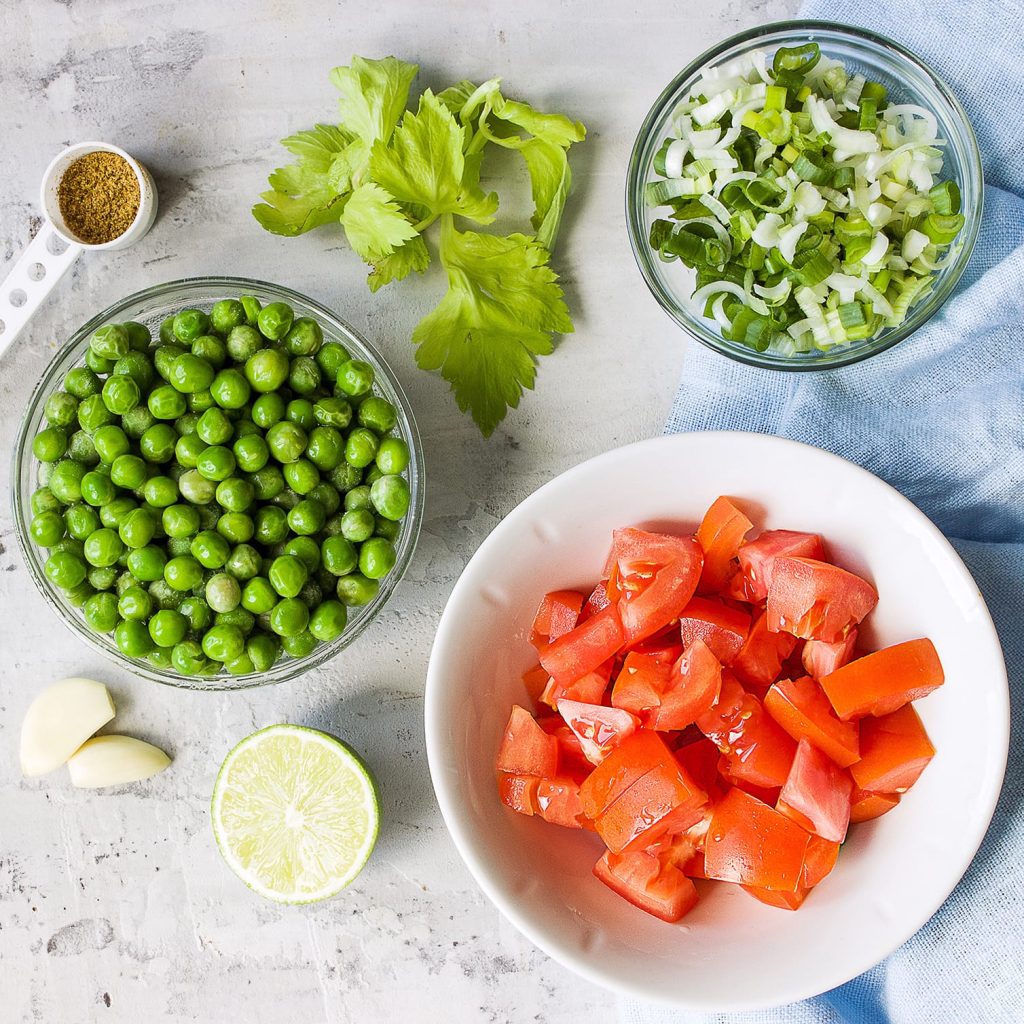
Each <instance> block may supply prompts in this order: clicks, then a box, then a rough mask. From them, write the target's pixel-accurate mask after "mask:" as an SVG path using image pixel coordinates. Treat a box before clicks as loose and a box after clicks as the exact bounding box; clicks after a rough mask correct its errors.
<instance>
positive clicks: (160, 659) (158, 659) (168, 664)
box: [146, 647, 174, 672]
mask: <svg viewBox="0 0 1024 1024" xmlns="http://www.w3.org/2000/svg"><path fill="white" fill-rule="evenodd" d="M146 661H148V662H149V663H150V665H152V666H153V668H156V669H159V670H160V671H161V672H166V671H167V670H168V669H171V668H173V667H174V662H173V661H172V660H171V652H170V651H168V650H165V649H164V648H163V647H154V648H153V649H152V650H151V651H150V652H149V653H148V654H147V655H146Z"/></svg>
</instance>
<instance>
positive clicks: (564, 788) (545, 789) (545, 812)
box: [535, 778, 585, 828]
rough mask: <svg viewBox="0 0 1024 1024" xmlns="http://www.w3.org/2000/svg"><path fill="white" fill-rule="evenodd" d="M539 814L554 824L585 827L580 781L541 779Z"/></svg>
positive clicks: (537, 804)
mask: <svg viewBox="0 0 1024 1024" xmlns="http://www.w3.org/2000/svg"><path fill="white" fill-rule="evenodd" d="M535 799H536V807H537V814H539V815H540V816H541V817H542V818H543V819H544V820H545V821H547V822H550V823H551V824H552V825H562V826H563V827H564V828H583V827H584V820H585V819H584V814H583V804H582V803H581V802H580V787H579V783H578V782H576V781H574V780H573V779H567V778H555V779H541V780H540V781H539V782H538V783H537V794H536V798H535Z"/></svg>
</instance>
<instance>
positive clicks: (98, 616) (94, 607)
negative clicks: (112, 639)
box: [82, 592, 121, 633]
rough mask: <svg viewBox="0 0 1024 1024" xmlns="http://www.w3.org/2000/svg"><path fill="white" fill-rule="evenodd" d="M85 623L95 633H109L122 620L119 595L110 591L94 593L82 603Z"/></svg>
mask: <svg viewBox="0 0 1024 1024" xmlns="http://www.w3.org/2000/svg"><path fill="white" fill-rule="evenodd" d="M82 615H83V617H84V618H85V624H86V625H87V626H88V627H89V628H90V629H91V630H92V631H93V632H94V633H109V632H110V631H111V630H112V629H113V628H114V627H115V626H116V625H117V624H118V622H119V621H120V619H121V616H120V615H119V614H118V611H117V597H116V596H115V595H114V594H110V593H106V592H104V593H100V594H93V595H92V597H90V598H89V599H88V600H87V601H86V602H85V604H83V605H82Z"/></svg>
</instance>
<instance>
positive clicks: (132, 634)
mask: <svg viewBox="0 0 1024 1024" xmlns="http://www.w3.org/2000/svg"><path fill="white" fill-rule="evenodd" d="M157 614H158V615H159V614H160V613H159V612H158V613H157ZM150 621H152V620H150ZM114 643H116V644H117V646H118V649H119V650H120V651H121V653H122V654H124V655H125V656H126V657H129V658H143V657H145V656H146V655H147V654H148V653H149V652H150V651H151V650H152V649H153V639H152V637H151V636H150V635H149V631H148V630H147V629H146V627H145V625H144V624H143V623H141V622H138V621H136V620H134V619H122V620H121V621H120V622H119V623H118V624H117V626H115V627H114Z"/></svg>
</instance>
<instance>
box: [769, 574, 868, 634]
mask: <svg viewBox="0 0 1024 1024" xmlns="http://www.w3.org/2000/svg"><path fill="white" fill-rule="evenodd" d="M876 604H878V592H877V591H876V590H875V588H874V587H873V586H871V584H870V583H868V582H867V580H863V579H861V578H860V577H859V576H855V575H854V574H853V573H852V572H847V571H846V570H845V569H840V568H839V566H837V565H830V564H829V563H828V562H822V561H819V560H818V559H814V558H792V557H789V556H786V557H783V558H776V559H775V561H774V562H773V563H772V573H771V583H770V585H769V587H768V628H769V629H770V630H771V631H772V632H780V631H785V632H787V633H792V634H793V635H794V636H798V637H802V638H803V639H804V640H824V641H825V642H826V643H834V642H835V641H836V640H841V639H842V638H843V637H844V636H845V635H846V632H847V631H848V630H849V629H850V628H851V627H853V626H856V625H857V624H858V623H860V621H861V620H862V619H863V618H864V616H865V615H867V614H868V612H870V611H871V609H872V608H874V607H875V605H876Z"/></svg>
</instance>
